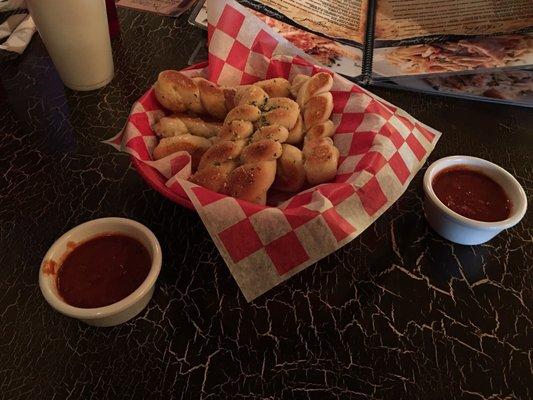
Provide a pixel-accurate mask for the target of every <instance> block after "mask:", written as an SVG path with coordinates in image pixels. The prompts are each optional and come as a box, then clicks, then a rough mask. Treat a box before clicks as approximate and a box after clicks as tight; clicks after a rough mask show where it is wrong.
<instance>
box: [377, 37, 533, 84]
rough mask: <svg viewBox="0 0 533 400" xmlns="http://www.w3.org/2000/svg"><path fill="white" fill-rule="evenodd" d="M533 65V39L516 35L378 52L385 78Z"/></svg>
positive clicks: (378, 63) (378, 61) (379, 62)
mask: <svg viewBox="0 0 533 400" xmlns="http://www.w3.org/2000/svg"><path fill="white" fill-rule="evenodd" d="M532 64H533V36H532V35H531V34H515V35H501V36H488V37H481V38H467V39H460V40H457V41H448V42H443V43H427V44H417V45H410V46H401V47H386V48H377V49H375V56H374V71H375V72H376V73H377V74H379V75H381V76H397V75H413V74H433V73H443V72H461V71H469V70H489V69H494V68H501V67H517V66H518V67H520V66H527V65H532Z"/></svg>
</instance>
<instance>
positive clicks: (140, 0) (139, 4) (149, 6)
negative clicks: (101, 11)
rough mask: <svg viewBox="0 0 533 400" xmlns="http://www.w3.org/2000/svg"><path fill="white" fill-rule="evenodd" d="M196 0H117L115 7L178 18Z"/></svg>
mask: <svg viewBox="0 0 533 400" xmlns="http://www.w3.org/2000/svg"><path fill="white" fill-rule="evenodd" d="M195 2H196V0H119V1H118V2H117V6H120V7H127V8H133V9H136V10H141V11H149V12H153V13H156V14H161V15H166V16H171V17H178V16H180V15H181V14H183V12H185V11H186V10H188V9H189V7H190V6H192V5H193V4H194V3H195Z"/></svg>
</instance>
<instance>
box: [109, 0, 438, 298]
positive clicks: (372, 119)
mask: <svg viewBox="0 0 533 400" xmlns="http://www.w3.org/2000/svg"><path fill="white" fill-rule="evenodd" d="M208 20H209V33H208V36H209V38H210V43H209V65H208V66H207V67H206V68H202V69H193V70H187V71H183V73H185V74H187V75H189V76H197V75H202V76H206V77H207V78H208V79H209V80H211V81H212V82H215V83H218V84H220V85H238V84H250V83H253V82H255V81H257V80H261V79H269V78H272V77H284V78H287V79H291V78H292V77H294V76H295V75H296V74H298V73H303V74H306V75H313V74H315V73H317V72H319V71H327V70H326V69H324V68H323V67H318V66H316V65H313V64H311V62H309V61H308V60H307V59H305V57H306V55H305V54H304V53H303V52H302V51H300V50H298V49H297V48H296V47H294V46H293V45H292V44H290V43H289V42H288V41H287V40H285V39H284V38H283V37H281V36H280V35H278V34H277V33H276V32H274V31H273V30H272V29H271V28H269V27H268V26H267V25H266V24H264V23H263V22H262V21H260V20H259V19H258V18H257V17H255V16H254V15H252V14H251V13H249V12H248V11H247V10H246V9H245V8H244V7H243V6H241V5H240V4H238V3H236V2H235V1H232V0H210V1H209V2H208ZM333 81H334V84H333V88H332V90H331V93H332V95H333V100H334V109H333V114H332V116H331V119H332V121H333V122H334V123H335V124H336V126H337V129H336V132H335V135H334V137H333V139H334V142H335V145H336V146H337V148H338V149H339V151H340V154H341V158H340V160H339V167H338V172H337V176H336V178H335V181H334V182H331V183H326V184H322V185H319V186H316V187H314V188H312V189H309V190H306V191H303V192H300V193H298V194H295V195H294V196H293V197H292V198H291V199H289V200H287V201H286V202H284V203H283V204H281V205H279V206H278V207H268V206H262V205H257V204H252V203H248V202H245V201H241V200H237V199H235V198H232V197H229V196H225V195H222V194H218V193H214V192H212V191H210V190H208V189H205V188H202V187H200V186H198V185H195V184H193V183H191V182H189V181H188V180H186V179H185V178H186V177H187V175H188V173H190V172H185V173H184V171H185V169H186V168H184V162H185V163H187V162H188V160H189V159H190V158H189V157H188V156H187V157H185V156H184V154H186V153H183V152H181V153H175V154H171V155H169V156H168V157H165V158H164V159H162V160H158V161H156V162H155V161H152V160H151V154H152V151H153V149H154V147H155V145H156V144H157V139H156V137H155V133H154V132H153V130H152V128H151V127H152V126H153V124H154V123H155V122H156V121H157V119H158V118H159V117H160V115H161V111H162V107H161V105H159V103H158V102H157V100H156V99H155V95H154V92H153V89H150V90H149V91H148V92H147V93H146V94H145V95H144V96H143V97H142V98H141V99H140V100H139V101H138V102H137V103H135V104H134V106H133V109H132V112H131V114H130V117H129V119H128V122H127V125H126V128H125V129H124V131H123V132H122V133H121V134H120V135H119V136H117V137H115V138H112V139H110V141H109V143H110V144H113V145H115V146H117V145H118V144H119V143H120V144H121V149H122V150H124V151H126V152H128V153H130V154H131V155H132V156H134V157H136V158H138V159H140V160H142V161H143V162H144V163H146V164H148V165H149V166H150V167H152V168H155V169H157V170H158V171H159V172H160V173H161V175H162V176H164V178H162V179H166V186H167V187H168V188H169V189H170V190H172V191H173V192H174V193H175V194H176V195H179V196H187V197H188V198H189V199H190V201H191V202H192V203H193V205H194V207H195V209H196V211H197V212H198V214H199V215H200V217H201V218H202V221H203V222H204V224H205V226H206V228H207V230H208V231H209V234H210V235H211V237H212V239H213V241H214V243H215V244H216V246H217V248H218V250H219V251H220V253H221V255H222V257H223V258H224V260H225V262H226V264H227V265H228V267H229V269H230V271H231V273H232V275H233V277H234V278H235V280H236V282H237V284H238V285H239V287H240V289H241V291H242V293H243V294H244V296H245V298H246V300H248V301H252V300H253V299H255V298H256V297H258V296H260V295H261V294H263V293H265V292H267V291H268V290H270V289H271V288H273V287H274V286H276V285H278V284H279V283H281V282H283V281H285V280H287V279H289V278H290V277H291V276H293V275H295V274H296V273H298V272H300V271H302V270H303V269H305V268H307V267H308V266H310V265H312V264H313V263H315V262H317V261H318V260H320V259H321V258H324V257H325V256H327V255H329V254H331V253H333V252H334V251H336V250H338V249H339V248H340V247H342V246H344V245H345V244H346V243H348V242H350V241H351V240H353V239H354V238H355V237H356V236H358V235H359V234H361V232H363V231H364V230H365V229H366V228H367V227H368V226H369V225H370V224H372V223H373V222H374V221H375V220H376V219H377V218H378V217H379V216H380V215H381V214H382V213H383V212H385V211H386V210H387V209H388V208H389V207H390V206H391V205H392V204H393V203H394V202H395V201H396V200H397V199H398V198H399V197H400V196H401V194H402V193H403V192H404V191H405V190H406V189H407V186H408V185H409V182H410V181H411V180H412V178H413V177H414V176H415V174H416V173H417V171H418V170H419V169H420V168H421V167H422V165H423V164H424V162H425V160H426V158H427V156H428V155H429V154H430V153H431V151H432V150H433V148H434V147H435V144H436V142H437V140H438V138H439V137H440V132H438V131H436V130H434V129H433V128H430V127H428V126H427V125H425V124H423V123H421V122H419V121H417V120H416V119H415V118H413V117H411V116H410V115H409V114H407V113H406V112H405V111H403V110H401V109H399V108H397V107H395V106H393V105H392V104H390V103H388V102H386V101H385V100H383V99H381V98H380V97H378V96H376V95H374V94H372V93H370V92H368V91H366V90H365V89H363V88H361V87H359V86H357V85H356V84H354V83H353V82H350V81H348V80H346V79H345V78H343V77H341V76H340V75H337V74H333ZM184 160H185V161H184ZM187 167H190V164H189V165H187ZM173 174H176V175H174V176H173ZM152 184H153V185H154V186H157V185H158V184H160V182H155V181H154V182H152ZM315 272H316V273H320V271H318V270H317V271H315Z"/></svg>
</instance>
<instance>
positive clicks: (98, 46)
mask: <svg viewBox="0 0 533 400" xmlns="http://www.w3.org/2000/svg"><path fill="white" fill-rule="evenodd" d="M26 3H27V5H28V8H29V10H30V14H31V15H32V17H33V20H34V21H35V24H36V25H37V29H38V31H39V34H40V36H41V38H42V40H43V42H44V44H45V46H46V49H47V50H48V53H49V54H50V57H51V58H52V61H53V62H54V65H55V67H56V68H57V70H58V72H59V75H60V76H61V79H62V80H63V83H64V84H65V85H66V86H67V87H69V88H71V89H73V90H93V89H98V88H100V87H102V86H105V85H106V84H108V83H109V82H110V81H111V79H113V57H112V53H111V43H110V39H109V30H108V25H107V14H106V5H105V0H27V1H26Z"/></svg>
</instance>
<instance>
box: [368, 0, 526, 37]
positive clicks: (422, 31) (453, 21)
mask: <svg viewBox="0 0 533 400" xmlns="http://www.w3.org/2000/svg"><path fill="white" fill-rule="evenodd" d="M376 21H377V22H376V33H375V35H376V39H378V40H380V39H382V40H399V39H407V38H413V37H418V36H427V35H435V34H439V35H478V34H492V33H510V32H514V31H516V30H518V29H521V28H527V27H531V25H533V2H532V1H531V0H498V1H494V0H454V1H449V0H436V1H428V0H380V1H379V2H378V3H377V13H376Z"/></svg>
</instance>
